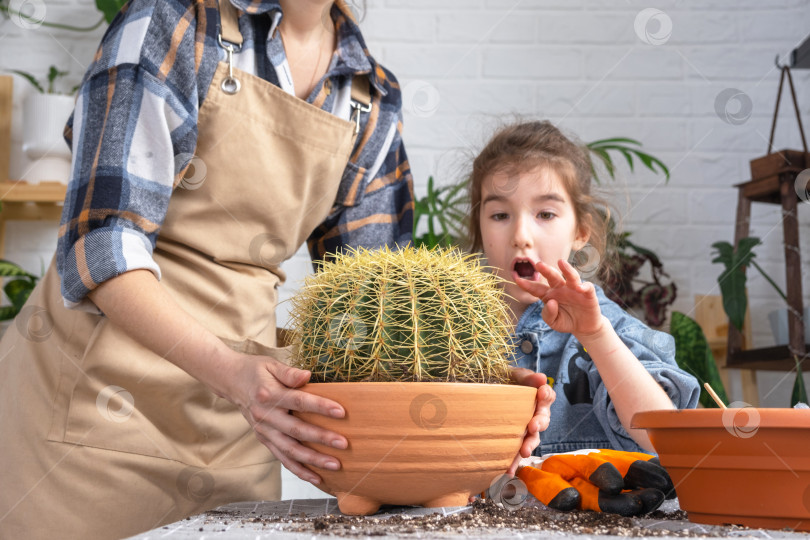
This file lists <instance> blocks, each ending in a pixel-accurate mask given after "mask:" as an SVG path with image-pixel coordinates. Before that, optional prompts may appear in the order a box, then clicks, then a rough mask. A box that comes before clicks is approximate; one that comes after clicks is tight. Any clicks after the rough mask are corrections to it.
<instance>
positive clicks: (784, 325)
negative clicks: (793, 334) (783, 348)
mask: <svg viewBox="0 0 810 540" xmlns="http://www.w3.org/2000/svg"><path fill="white" fill-rule="evenodd" d="M768 322H769V323H771V332H772V333H773V339H774V342H775V343H776V344H777V345H787V344H788V340H789V339H790V338H789V336H788V310H787V308H785V309H777V310H774V311H771V312H770V313H768ZM807 340H810V306H808V307H806V308H804V341H805V343H807Z"/></svg>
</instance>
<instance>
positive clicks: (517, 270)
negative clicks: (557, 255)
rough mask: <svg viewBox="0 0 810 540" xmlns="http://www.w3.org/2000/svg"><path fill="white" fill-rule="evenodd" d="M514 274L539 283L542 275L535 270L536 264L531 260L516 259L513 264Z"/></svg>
mask: <svg viewBox="0 0 810 540" xmlns="http://www.w3.org/2000/svg"><path fill="white" fill-rule="evenodd" d="M512 273H513V274H514V275H516V276H517V277H520V278H523V279H528V280H531V281H537V280H538V279H539V278H540V273H539V272H537V271H536V270H535V269H534V264H533V263H532V262H531V261H530V260H529V259H515V261H514V262H513V263H512Z"/></svg>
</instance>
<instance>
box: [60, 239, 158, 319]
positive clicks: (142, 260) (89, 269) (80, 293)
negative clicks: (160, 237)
mask: <svg viewBox="0 0 810 540" xmlns="http://www.w3.org/2000/svg"><path fill="white" fill-rule="evenodd" d="M139 269H144V270H149V271H150V272H152V273H153V274H154V275H155V278H156V279H157V280H158V281H160V278H161V274H160V267H159V266H158V264H157V262H155V260H154V258H153V257H152V244H151V242H150V241H149V239H148V238H147V237H146V236H145V235H143V234H141V233H140V232H138V231H135V230H130V229H127V230H120V229H118V230H115V229H96V230H94V231H92V232H90V233H89V234H87V235H85V236H83V237H81V238H80V239H79V240H78V241H77V242H76V243H75V244H74V245H73V247H72V248H71V250H70V252H69V253H68V255H67V256H66V258H65V264H64V265H63V267H62V271H61V272H60V274H61V278H62V301H63V303H64V305H65V307H66V308H68V309H73V310H77V311H86V312H89V313H94V314H101V311H100V310H99V309H98V307H97V306H96V305H95V304H94V303H93V302H92V301H91V300H90V299H89V298H87V294H88V293H89V292H90V291H92V290H93V289H95V288H96V287H98V286H99V285H100V284H102V283H104V282H105V281H107V280H108V279H111V278H114V277H116V276H118V275H120V274H123V273H124V272H129V271H131V270H139Z"/></svg>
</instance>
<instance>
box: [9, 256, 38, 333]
mask: <svg viewBox="0 0 810 540" xmlns="http://www.w3.org/2000/svg"><path fill="white" fill-rule="evenodd" d="M0 277H2V278H4V279H5V280H6V283H5V285H3V292H5V293H6V297H7V298H8V300H9V302H10V305H7V306H2V307H0V321H7V320H10V319H13V318H14V317H16V316H17V314H18V313H19V312H20V310H21V309H22V307H23V305H24V304H25V302H26V300H28V297H29V296H30V295H31V291H33V290H34V287H35V286H36V284H37V281H38V280H39V277H38V276H35V275H34V274H31V273H29V272H27V271H25V270H24V269H23V268H21V267H20V266H19V265H17V264H15V263H13V262H11V261H6V260H2V259H0Z"/></svg>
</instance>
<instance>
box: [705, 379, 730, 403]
mask: <svg viewBox="0 0 810 540" xmlns="http://www.w3.org/2000/svg"><path fill="white" fill-rule="evenodd" d="M703 388H705V389H706V391H707V392H708V393H709V395H710V396H712V399H713V400H714V402H715V403H717V406H718V407H720V408H721V409H725V408H726V404H725V403H723V400H721V399H720V396H718V395H717V394H716V393H715V391H714V389H713V388H712V387H711V386H709V383H707V382H705V383H703Z"/></svg>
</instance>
